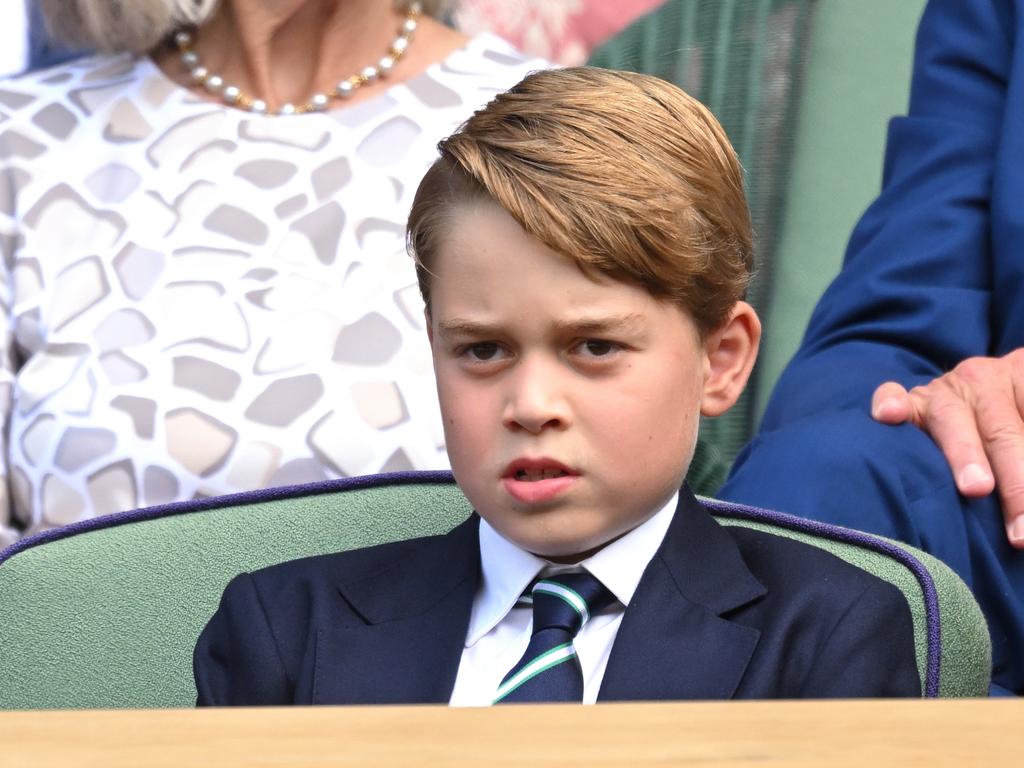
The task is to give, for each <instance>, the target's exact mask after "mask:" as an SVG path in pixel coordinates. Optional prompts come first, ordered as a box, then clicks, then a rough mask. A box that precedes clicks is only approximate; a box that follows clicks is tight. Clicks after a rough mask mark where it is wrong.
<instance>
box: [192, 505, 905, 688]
mask: <svg viewBox="0 0 1024 768" xmlns="http://www.w3.org/2000/svg"><path fill="white" fill-rule="evenodd" d="M478 526H479V518H478V517H476V516H475V515H474V516H472V517H470V518H469V519H468V520H467V521H466V522H465V523H462V524H461V525H459V526H458V527H456V528H455V529H453V530H452V531H451V532H450V533H448V534H446V535H444V536H435V537H430V538H422V539H413V540H410V541H405V542H398V543H392V544H385V545H382V546H378V547H373V548H369V549H363V550H356V551H351V552H342V553H338V554H333V555H324V556H319V557H313V558H307V559H304V560H296V561H293V562H289V563H284V564H282V565H277V566H273V567H270V568H267V569H265V570H262V571H258V572H256V573H253V574H243V575H241V576H238V577H236V578H235V579H234V580H233V581H232V582H231V583H230V584H229V585H228V587H227V589H226V590H225V592H224V597H223V599H222V602H221V605H220V608H219V609H218V610H217V613H216V614H215V615H214V616H213V618H212V619H211V620H210V622H209V624H208V625H207V627H206V629H205V630H204V631H203V633H202V636H201V637H200V638H199V642H198V644H197V646H196V650H195V658H194V670H195V679H196V687H197V689H198V692H199V697H198V703H199V704H200V705H260V704H291V703H296V704H370V703H386V704H399V703H430V702H435V703H447V702H448V700H449V698H450V696H451V692H452V688H453V686H454V684H455V677H456V673H457V672H458V667H459V662H460V658H461V655H462V650H463V644H464V641H465V637H466V630H467V627H468V624H469V617H470V611H471V608H472V603H473V597H474V594H475V592H476V589H477V585H478V581H479V577H480V562H479V558H480V554H479V553H480V549H479V540H478V530H479V527H478ZM919 693H920V684H919V677H918V672H917V666H916V664H915V660H914V642H913V630H912V625H911V619H910V612H909V608H908V606H907V603H906V601H905V600H904V598H903V596H902V595H901V594H900V593H899V592H898V590H896V588H895V587H893V586H892V585H890V584H888V583H886V582H884V581H882V580H880V579H877V578H875V577H873V576H871V575H869V574H867V573H866V572H864V571H861V570H860V569H857V568H855V567H853V566H851V565H849V564H847V563H845V562H843V561H841V560H839V559H838V558H835V557H833V556H831V555H829V554H827V553H825V552H823V551H822V550H819V549H817V548H815V547H813V546H810V545H806V544H802V543H800V542H796V541H793V540H790V539H785V538H782V537H777V536H773V535H769V534H766V533H762V532H759V531H755V530H751V529H746V528H735V527H723V526H720V525H719V524H718V523H717V522H715V520H714V519H712V517H711V516H710V514H709V513H708V511H707V510H706V508H705V507H704V506H703V505H702V504H701V503H700V502H699V501H698V500H697V499H696V498H695V497H694V496H693V495H692V494H690V492H689V491H688V490H687V489H685V488H684V489H683V492H682V493H681V496H680V503H679V507H678V509H677V511H676V514H675V517H674V519H673V521H672V524H671V526H670V528H669V530H668V533H667V534H666V537H665V540H664V541H663V542H662V545H661V547H660V548H659V550H658V551H657V553H656V554H655V556H654V557H653V558H652V560H651V562H650V564H649V565H648V567H647V569H646V570H645V571H644V574H643V576H642V578H641V581H640V584H639V586H638V587H637V590H636V593H635V595H634V598H633V600H632V602H631V603H630V605H629V606H628V607H627V609H626V612H625V614H624V617H623V620H622V624H621V625H620V628H619V633H618V636H617V638H616V640H615V644H614V646H613V648H612V652H611V656H610V658H609V660H608V666H607V669H606V671H605V676H604V680H603V682H602V685H601V689H600V694H599V700H601V701H614V700H663V699H728V698H734V697H735V698H772V697H787V698H788V697H793V698H796V697H835V696H842V697H851V696H918V695H919Z"/></svg>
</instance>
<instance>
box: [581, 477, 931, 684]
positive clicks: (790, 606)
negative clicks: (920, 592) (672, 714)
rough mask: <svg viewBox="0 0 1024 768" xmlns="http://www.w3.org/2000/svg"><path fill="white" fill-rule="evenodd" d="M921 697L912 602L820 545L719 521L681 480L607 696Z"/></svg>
mask: <svg viewBox="0 0 1024 768" xmlns="http://www.w3.org/2000/svg"><path fill="white" fill-rule="evenodd" d="M918 695H920V681H919V676H918V672H917V665H916V659H915V647H914V635H913V626H912V622H911V618H910V611H909V607H908V605H907V603H906V600H904V599H903V596H902V594H901V593H900V592H899V591H898V590H897V589H896V588H895V587H893V586H891V585H890V584H888V583H886V582H884V581H883V580H881V579H879V578H877V577H875V576H872V575H871V574H869V573H867V572H865V571H862V570H861V569H859V568H856V567H855V566H853V565H850V564H849V563H846V562H845V561H843V560H841V559H839V558H837V557H835V556H833V555H830V554H829V553H827V552H824V551H823V550H820V549H818V548H816V547H814V546H812V545H809V544H805V543H802V542H798V541H794V540H791V539H787V538H784V537H781V536H776V535H772V534H769V533H764V532H761V531H756V530H751V529H745V528H737V527H732V526H729V527H727V526H721V525H719V524H718V523H717V522H716V521H715V520H714V519H713V518H712V517H711V515H710V513H709V512H708V510H707V508H706V507H705V506H704V505H703V504H701V503H700V502H699V501H698V500H697V499H696V498H695V497H694V496H693V495H692V494H691V493H689V491H688V490H687V489H685V488H684V490H683V493H682V494H681V495H680V503H679V508H678V509H677V510H676V516H675V518H674V519H673V521H672V525H671V526H670V527H669V531H668V533H667V534H666V537H665V540H664V542H662V546H661V548H660V549H659V550H658V553H657V554H656V555H655V557H654V558H653V559H652V561H651V563H650V565H649V566H648V568H647V570H646V571H645V573H644V575H643V577H642V579H641V581H640V584H639V585H638V587H637V590H636V593H635V595H634V598H633V601H632V602H631V603H630V605H629V606H628V607H627V609H626V613H625V616H624V617H623V621H622V625H621V627H620V629H619V635H618V637H617V638H616V641H615V646H614V647H613V648H612V653H611V656H610V658H609V662H608V668H607V670H606V672H605V679H604V682H603V684H602V687H601V694H600V698H601V699H603V700H616V699H722V698H804V697H815V698H821V697H829V696H841V697H859V696H869V697H881V696H918Z"/></svg>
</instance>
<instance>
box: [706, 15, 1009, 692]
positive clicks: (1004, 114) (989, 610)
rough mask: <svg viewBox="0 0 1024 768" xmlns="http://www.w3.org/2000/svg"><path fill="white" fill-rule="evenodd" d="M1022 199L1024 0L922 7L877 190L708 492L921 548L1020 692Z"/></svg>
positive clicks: (1001, 683)
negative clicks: (714, 489) (755, 417)
mask: <svg viewBox="0 0 1024 768" xmlns="http://www.w3.org/2000/svg"><path fill="white" fill-rule="evenodd" d="M1022 201H1024V2H1022V0H931V2H930V3H929V4H928V6H927V8H926V10H925V13H924V16H923V18H922V20H921V24H920V29H919V32H918V38H917V49H916V54H915V62H914V76H913V83H912V89H911V98H910V108H909V113H908V115H907V116H906V117H901V118H896V119H894V120H893V121H892V123H891V125H890V130H889V137H888V145H887V152H886V161H885V171H884V181H883V189H882V192H881V194H880V196H879V197H878V199H877V200H876V201H875V203H874V204H873V205H872V206H871V207H870V208H869V209H868V211H867V212H866V213H865V214H864V216H863V218H862V219H861V221H860V222H859V224H858V225H857V227H856V229H855V231H854V233H853V235H852V238H851V240H850V244H849V249H848V251H847V254H846V260H845V263H844V265H843V269H842V271H841V273H840V275H839V276H838V277H837V279H836V280H835V282H834V283H833V284H832V286H831V287H830V288H829V289H828V291H827V292H826V293H825V295H824V296H823V297H822V299H821V301H820V303H819V304H818V307H817V308H816V310H815V312H814V315H813V317H812V319H811V321H810V325H809V328H808V330H807V335H806V337H805V338H804V341H803V343H802V346H801V348H800V350H799V351H798V353H797V354H796V356H795V357H794V359H793V360H792V361H791V363H790V364H789V366H788V367H787V369H786V370H785V372H784V373H783V375H782V377H781V379H780V381H779V383H778V385H777V387H776V390H775V392H774V393H773V397H772V399H771V402H770V404H769V406H768V409H767V411H766V414H765V418H764V421H763V423H762V426H761V432H760V434H759V435H758V436H757V437H756V438H755V440H754V441H753V442H752V443H751V444H750V445H749V446H748V447H747V448H746V449H745V451H744V452H743V453H742V454H741V455H740V457H739V459H738V461H737V463H736V465H735V467H734V469H733V474H732V476H731V478H730V480H729V481H728V483H727V484H726V486H725V488H724V489H723V490H722V492H721V495H722V497H723V498H728V499H733V500H736V501H743V502H747V503H751V504H756V505H760V506H767V507H777V508H780V509H785V510H787V511H790V512H795V513H797V514H801V515H804V516H806V517H811V518H815V519H822V520H826V521H829V522H833V523H838V524H841V525H847V526H850V527H854V528H859V529H863V530H869V531H873V532H876V533H881V534H884V535H887V536H891V537H894V538H898V539H901V540H903V541H906V542H909V543H910V544H913V545H915V546H918V547H921V548H923V549H925V550H927V551H929V552H931V553H933V554H935V555H937V556H938V557H939V558H941V559H942V560H944V561H945V562H947V563H948V564H949V565H951V566H952V567H953V568H954V569H955V570H956V571H957V572H958V573H959V574H960V576H961V577H963V578H964V580H965V581H967V583H968V584H969V585H970V586H971V587H972V589H973V590H974V593H975V595H976V596H977V598H978V600H979V602H980V604H981V606H982V608H983V610H984V611H985V614H986V617H987V619H988V622H989V627H990V630H991V635H992V645H993V654H994V670H993V678H994V682H995V683H996V685H997V686H998V687H1001V688H1003V689H1007V690H1010V691H1015V692H1016V693H1018V694H1020V693H1024V554H1022V553H1021V551H1020V550H1019V549H1018V548H1020V547H1024V425H1022V420H1021V412H1022V411H1024V358H1022V355H1024V352H1021V351H1020V350H1021V348H1022V347H1024V204H1022ZM872 416H874V420H873V418H872ZM896 424H900V425H901V426H891V425H896ZM919 428H920V429H919ZM994 486H995V487H997V489H998V494H993V493H992V491H993V487H994Z"/></svg>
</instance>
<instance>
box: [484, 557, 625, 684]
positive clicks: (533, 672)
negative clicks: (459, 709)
mask: <svg viewBox="0 0 1024 768" xmlns="http://www.w3.org/2000/svg"><path fill="white" fill-rule="evenodd" d="M614 600H615V597H614V596H613V595H612V593H611V592H609V591H608V590H607V589H606V588H605V586H604V585H603V584H602V583H601V582H600V581H598V580H597V579H596V578H594V577H593V576H591V575H590V574H589V573H586V572H583V573H563V574H559V575H557V576H550V577H548V578H546V579H541V580H539V581H537V582H535V583H534V585H533V590H532V591H531V594H530V596H529V597H527V596H525V595H524V596H523V597H522V598H520V601H521V602H532V603H533V635H532V636H531V637H530V644H529V645H528V646H527V647H526V653H524V654H523V658H521V659H520V660H519V663H518V664H516V665H515V666H514V667H512V669H511V671H510V672H509V673H508V674H507V675H505V678H504V679H503V680H502V681H501V685H500V686H498V692H497V694H496V695H495V697H494V702H493V703H495V704H498V703H502V704H504V703H506V702H517V701H518V702H523V701H583V672H582V670H581V669H580V662H579V659H577V658H576V649H575V648H574V647H573V644H572V642H573V638H575V637H576V633H577V632H579V631H580V629H582V627H583V625H584V624H586V623H587V620H588V619H589V618H590V616H591V614H594V613H597V612H599V611H601V610H602V609H604V608H605V607H607V606H608V605H610V604H611V603H612V602H613V601H614Z"/></svg>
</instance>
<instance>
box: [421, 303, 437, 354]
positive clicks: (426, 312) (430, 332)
mask: <svg viewBox="0 0 1024 768" xmlns="http://www.w3.org/2000/svg"><path fill="white" fill-rule="evenodd" d="M423 322H425V323H426V324H427V341H429V342H430V347H431V349H433V347H434V326H433V325H431V324H430V307H424V308H423Z"/></svg>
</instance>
